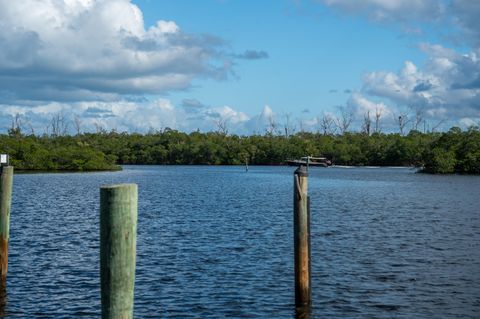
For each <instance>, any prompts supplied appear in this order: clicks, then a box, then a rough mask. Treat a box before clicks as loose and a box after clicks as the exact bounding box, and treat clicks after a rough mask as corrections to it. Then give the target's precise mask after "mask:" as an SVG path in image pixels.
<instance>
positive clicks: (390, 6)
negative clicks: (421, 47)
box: [321, 0, 445, 22]
mask: <svg viewBox="0 0 480 319" xmlns="http://www.w3.org/2000/svg"><path fill="white" fill-rule="evenodd" d="M321 2H323V3H324V4H325V5H327V6H330V7H333V8H336V9H338V10H342V11H344V12H348V13H350V14H362V15H366V16H368V17H369V18H370V19H372V20H375V21H380V22H384V21H387V22H405V21H411V20H435V19H437V18H439V17H440V16H441V15H442V14H443V13H444V12H445V6H444V4H443V2H441V1H437V0H362V1H351V0H321Z"/></svg>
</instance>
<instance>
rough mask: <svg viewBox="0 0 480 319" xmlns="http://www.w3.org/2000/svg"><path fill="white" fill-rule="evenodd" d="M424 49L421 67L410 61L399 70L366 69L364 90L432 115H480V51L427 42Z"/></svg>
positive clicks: (455, 116) (423, 46)
mask: <svg viewBox="0 0 480 319" xmlns="http://www.w3.org/2000/svg"><path fill="white" fill-rule="evenodd" d="M422 49H423V50H424V51H425V52H427V53H428V54H429V59H428V61H427V62H426V64H425V65H424V66H423V67H422V68H421V69H419V68H418V67H417V66H416V65H415V64H414V63H412V62H410V61H407V62H405V65H404V67H403V68H402V70H400V71H399V72H387V71H379V72H370V73H367V74H366V75H365V78H364V88H363V90H364V91H365V92H367V93H368V94H370V95H373V96H377V97H383V98H387V99H389V100H390V101H392V102H393V103H395V104H396V105H405V106H410V107H414V108H422V109H424V110H426V111H428V110H432V111H431V114H432V115H434V114H435V115H437V116H439V115H444V116H448V117H453V118H459V117H465V116H480V85H478V84H479V83H478V82H479V77H480V55H479V53H480V52H479V51H478V50H476V51H473V52H470V53H468V54H459V53H457V52H455V51H453V50H450V49H445V48H443V47H441V46H438V45H435V46H432V45H427V44H423V45H422ZM434 109H439V110H440V109H442V110H444V111H442V112H438V111H436V112H434V111H433V110H434Z"/></svg>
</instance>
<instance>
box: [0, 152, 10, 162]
mask: <svg viewBox="0 0 480 319" xmlns="http://www.w3.org/2000/svg"><path fill="white" fill-rule="evenodd" d="M0 164H8V155H7V154H0Z"/></svg>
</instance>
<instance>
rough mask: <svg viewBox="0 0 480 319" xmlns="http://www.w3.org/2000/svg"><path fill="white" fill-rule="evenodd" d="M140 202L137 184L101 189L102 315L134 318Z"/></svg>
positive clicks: (110, 317) (103, 316) (110, 318)
mask: <svg viewBox="0 0 480 319" xmlns="http://www.w3.org/2000/svg"><path fill="white" fill-rule="evenodd" d="M137 202H138V187H137V185H136V184H118V185H107V186H102V187H101V188H100V282H101V297H102V318H109V319H113V318H115V319H117V318H121V319H126V318H133V292H134V285H135V260H136V241H137V205H138V204H137Z"/></svg>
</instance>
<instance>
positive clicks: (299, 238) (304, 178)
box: [293, 166, 311, 307]
mask: <svg viewBox="0 0 480 319" xmlns="http://www.w3.org/2000/svg"><path fill="white" fill-rule="evenodd" d="M293 176H294V190H293V240H294V247H295V306H296V307H305V306H309V305H310V303H311V288H310V286H311V285H310V283H311V279H310V211H309V200H308V171H307V169H306V168H305V166H300V167H299V168H298V169H297V170H295V173H294V175H293Z"/></svg>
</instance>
